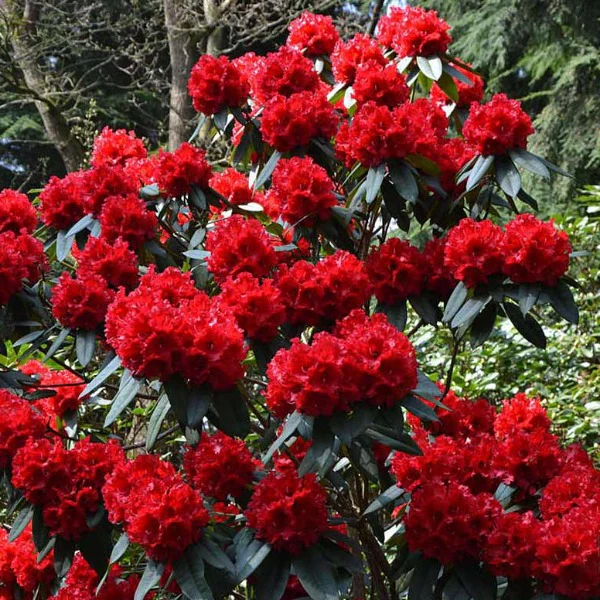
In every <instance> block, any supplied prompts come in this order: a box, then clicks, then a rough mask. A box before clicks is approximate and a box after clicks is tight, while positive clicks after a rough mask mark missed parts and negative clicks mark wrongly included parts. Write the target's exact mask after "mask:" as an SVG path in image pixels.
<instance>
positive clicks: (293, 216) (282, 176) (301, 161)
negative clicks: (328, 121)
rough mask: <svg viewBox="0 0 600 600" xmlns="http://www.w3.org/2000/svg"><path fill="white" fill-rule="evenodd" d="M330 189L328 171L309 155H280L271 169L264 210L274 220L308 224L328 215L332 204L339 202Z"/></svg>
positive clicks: (330, 182) (331, 185) (324, 218)
mask: <svg viewBox="0 0 600 600" xmlns="http://www.w3.org/2000/svg"><path fill="white" fill-rule="evenodd" d="M333 190H334V184H333V181H331V179H330V178H329V175H328V174H327V171H326V170H325V169H324V168H323V167H321V166H320V165H318V164H316V163H315V162H314V161H313V159H312V158H310V157H308V156H307V157H304V158H300V157H297V156H295V157H293V158H289V159H286V158H282V159H281V160H280V161H279V162H278V163H277V167H275V170H274V171H273V184H272V186H271V188H270V189H269V193H268V197H267V207H268V208H267V214H268V215H269V216H270V217H271V218H272V219H273V220H277V219H278V218H282V219H283V220H284V221H285V222H287V223H290V224H291V225H296V224H298V225H301V226H303V227H310V226H312V225H314V224H315V221H316V220H317V219H319V220H322V221H323V220H326V219H329V218H330V217H331V208H332V207H333V206H336V205H337V204H338V201H337V198H336V197H335V195H334V193H333Z"/></svg>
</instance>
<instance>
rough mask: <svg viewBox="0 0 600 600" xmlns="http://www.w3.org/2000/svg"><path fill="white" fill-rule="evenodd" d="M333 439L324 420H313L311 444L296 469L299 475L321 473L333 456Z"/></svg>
mask: <svg viewBox="0 0 600 600" xmlns="http://www.w3.org/2000/svg"><path fill="white" fill-rule="evenodd" d="M334 442H335V437H334V435H333V432H332V431H331V428H330V426H329V423H328V422H327V421H326V420H325V419H322V418H320V419H315V423H314V425H313V432H312V444H311V446H310V448H309V449H308V452H307V453H306V456H305V457H304V460H303V461H302V463H301V464H300V466H299V467H298V474H299V475H301V476H302V475H306V473H308V472H309V471H313V470H318V471H323V470H324V469H325V467H326V465H327V464H328V463H329V462H330V460H331V458H332V455H333V446H334Z"/></svg>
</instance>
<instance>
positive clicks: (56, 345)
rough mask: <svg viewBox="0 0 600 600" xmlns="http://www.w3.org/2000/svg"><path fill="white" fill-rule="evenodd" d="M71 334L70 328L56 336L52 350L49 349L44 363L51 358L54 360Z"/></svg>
mask: <svg viewBox="0 0 600 600" xmlns="http://www.w3.org/2000/svg"><path fill="white" fill-rule="evenodd" d="M70 333H71V330H70V329H68V328H67V329H62V330H61V331H60V333H59V334H58V335H57V336H56V338H54V341H53V342H52V345H51V346H50V348H48V351H47V352H46V354H45V356H44V361H46V360H48V359H49V358H52V357H53V356H54V355H55V354H56V352H57V351H58V349H59V348H60V347H61V346H62V345H63V342H64V341H65V340H66V339H67V337H68V336H69V334H70Z"/></svg>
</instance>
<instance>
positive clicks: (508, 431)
mask: <svg viewBox="0 0 600 600" xmlns="http://www.w3.org/2000/svg"><path fill="white" fill-rule="evenodd" d="M494 431H495V433H496V437H497V438H498V439H507V438H509V437H511V436H513V435H514V434H515V433H516V432H519V431H522V432H524V433H534V432H536V431H539V432H543V433H549V432H550V419H549V418H548V414H547V413H546V409H545V408H544V407H543V406H542V403H541V402H540V399H539V398H531V397H529V396H527V394H523V393H518V394H516V395H515V396H514V398H511V399H509V400H504V402H503V403H502V410H501V411H500V412H499V413H498V415H497V416H496V421H495V423H494Z"/></svg>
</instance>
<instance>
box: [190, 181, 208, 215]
mask: <svg viewBox="0 0 600 600" xmlns="http://www.w3.org/2000/svg"><path fill="white" fill-rule="evenodd" d="M190 201H191V203H192V204H193V205H194V206H195V207H196V208H197V209H198V210H206V209H207V208H208V202H207V200H206V194H205V193H204V191H203V190H202V189H200V188H199V187H198V186H196V185H192V186H191V187H190Z"/></svg>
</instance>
